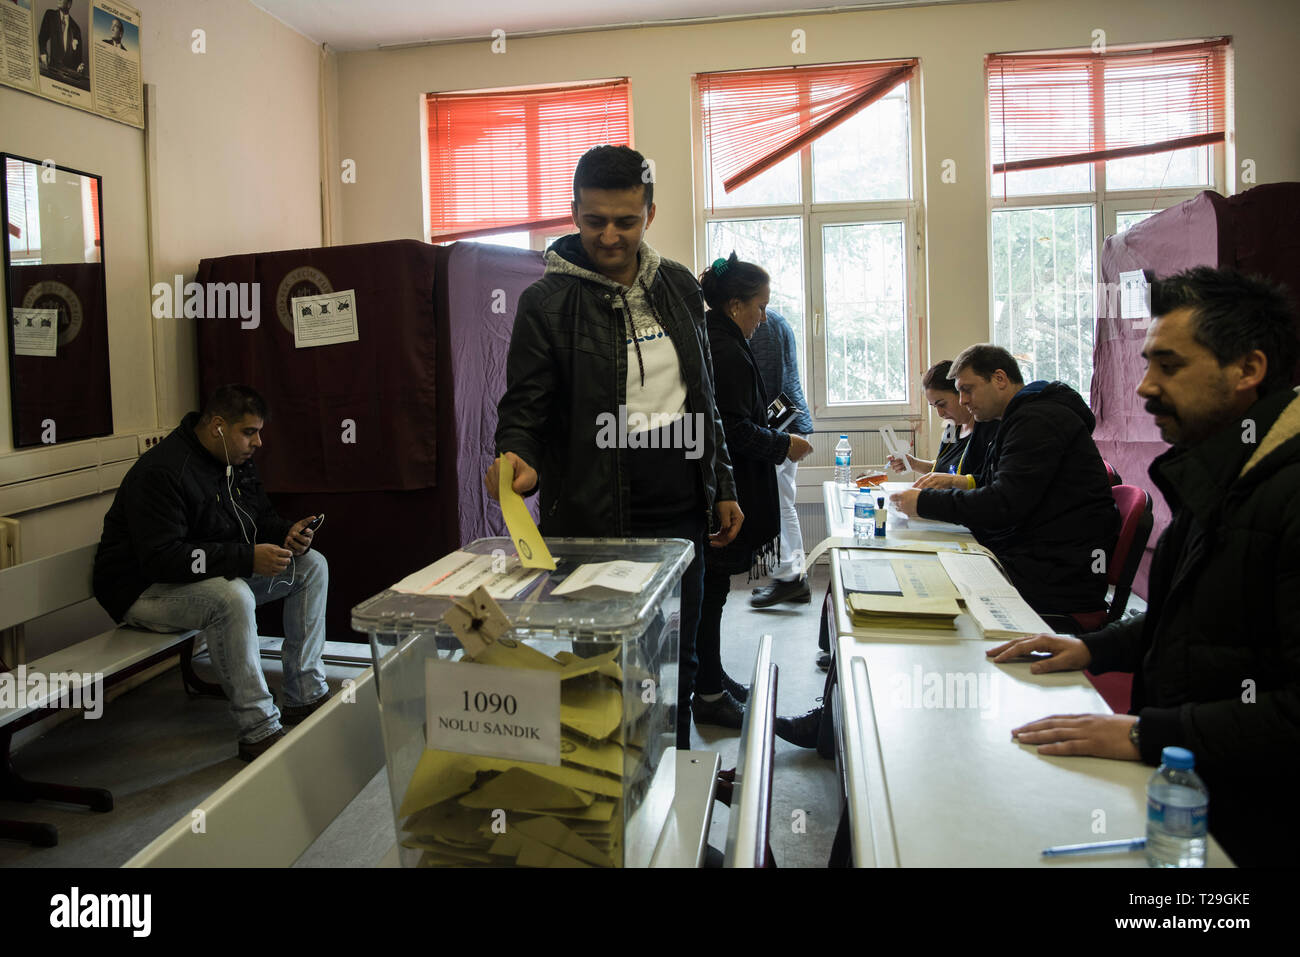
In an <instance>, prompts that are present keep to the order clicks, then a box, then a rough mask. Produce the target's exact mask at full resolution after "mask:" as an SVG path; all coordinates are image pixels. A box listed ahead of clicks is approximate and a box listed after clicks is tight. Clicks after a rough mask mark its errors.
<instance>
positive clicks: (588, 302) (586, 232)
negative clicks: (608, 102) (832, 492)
mask: <svg viewBox="0 0 1300 957" xmlns="http://www.w3.org/2000/svg"><path fill="white" fill-rule="evenodd" d="M648 171H649V164H648V163H647V162H646V161H645V160H644V158H643V157H642V156H641V154H640V153H638V152H636V151H635V150H631V149H628V148H627V147H623V146H618V147H615V146H601V147H596V148H595V149H592V150H589V151H588V152H587V153H586V154H585V155H584V156H583V157H582V159H581V160H580V161H579V163H578V168H577V170H576V171H575V173H574V189H573V193H574V201H573V207H572V213H573V221H574V225H576V226H577V228H578V233H577V234H576V235H570V236H565V237H564V238H562V239H560V240H558V241H557V242H556V243H555V244H554V245H552V246H551V248H550V249H549V250H548V251H547V254H546V274H545V275H544V276H543V277H542V278H541V279H540V280H538V281H537V282H535V283H533V285H532V286H530V287H529V288H528V289H526V290H525V291H524V293H523V295H522V296H520V298H519V305H518V309H517V310H516V314H515V324H514V330H513V333H512V335H511V339H510V352H509V357H508V359H507V366H506V392H505V394H504V395H503V396H502V397H501V401H500V403H499V404H498V407H497V415H498V421H497V431H496V446H497V452H498V454H499V455H506V456H507V457H508V458H509V459H510V461H511V463H512V465H513V466H514V470H515V481H514V489H515V491H517V492H519V493H520V494H528V493H530V492H532V491H534V490H535V489H537V488H538V487H539V486H540V491H541V522H540V528H541V531H542V533H543V534H544V535H548V536H592V537H601V538H616V537H651V536H654V537H674V538H686V539H688V540H690V541H692V542H694V543H695V546H696V554H695V559H694V561H692V563H691V566H690V568H688V569H687V572H686V575H685V577H684V578H683V581H682V613H681V631H680V652H679V658H680V678H679V682H678V702H679V706H678V715H677V717H678V746H679V747H683V748H686V747H689V746H690V711H689V708H687V707H686V706H685V703H686V702H688V701H689V700H690V695H691V691H692V687H693V684H694V673H695V667H696V663H695V657H694V642H695V628H696V624H697V623H698V620H699V610H700V589H701V584H702V575H703V564H702V560H701V556H702V549H703V547H704V540H705V537H706V535H707V534H708V532H709V530H710V528H711V527H712V526H715V525H716V528H717V530H716V532H714V534H712V535H709V536H708V537H709V540H710V541H711V542H712V543H713V544H715V545H718V546H722V545H725V544H727V543H728V542H730V541H731V540H732V539H733V538H735V536H736V533H737V532H738V531H739V530H740V523H741V522H742V521H743V518H744V516H743V514H742V513H741V511H740V507H739V505H738V504H737V502H736V490H735V483H734V479H733V477H732V472H731V461H730V459H729V458H728V455H727V447H726V440H725V438H724V437H723V430H722V421H721V419H720V418H719V417H718V413H717V409H716V404H715V401H714V395H713V369H712V361H711V358H710V354H709V345H708V337H707V333H706V327H705V323H704V308H703V302H702V299H701V295H700V288H699V285H698V284H697V283H696V281H695V277H694V275H692V273H691V272H690V270H688V269H686V267H684V266H682V265H680V264H678V263H675V262H672V261H671V260H667V259H663V258H661V257H660V256H659V254H658V253H656V252H655V251H654V249H652V248H651V247H650V246H649V245H648V244H646V243H645V241H644V238H643V237H644V234H645V231H646V228H647V227H648V226H649V225H650V223H651V221H652V220H653V219H654V213H655V206H654V202H653V189H654V184H653V183H652V182H650V176H649V173H648ZM656 433H658V434H657V435H656ZM497 475H498V467H497V465H496V464H495V463H494V464H493V466H492V467H491V469H489V470H488V473H487V476H486V478H485V482H486V484H487V487H488V492H489V494H490V495H492V496H493V497H494V498H495V497H496V496H497V492H498V489H497V481H498V478H497ZM715 513H716V523H715V521H714V518H715Z"/></svg>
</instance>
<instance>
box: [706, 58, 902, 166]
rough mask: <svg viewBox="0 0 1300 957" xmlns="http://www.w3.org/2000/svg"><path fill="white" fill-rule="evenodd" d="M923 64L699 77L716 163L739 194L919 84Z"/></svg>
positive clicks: (889, 63) (842, 66) (893, 63)
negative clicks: (904, 87)
mask: <svg viewBox="0 0 1300 957" xmlns="http://www.w3.org/2000/svg"><path fill="white" fill-rule="evenodd" d="M916 66H917V61H916V60H914V59H913V60H888V61H879V62H874V63H835V64H823V65H819V66H809V67H788V68H783V69H779V70H738V71H735V72H731V73H701V74H699V75H698V76H697V77H696V78H695V83H696V88H697V90H698V91H699V97H700V113H701V118H702V119H703V122H704V137H705V142H706V144H707V146H708V150H709V158H710V162H711V163H712V164H713V169H714V171H715V172H716V173H717V174H718V177H719V178H720V179H721V180H722V186H723V189H724V190H726V191H727V192H731V191H732V190H734V189H736V188H737V187H739V186H743V185H744V184H745V183H747V182H749V181H750V180H751V179H753V178H754V177H756V176H758V175H759V174H760V173H762V172H764V171H765V170H768V169H771V168H772V167H773V166H775V165H776V164H777V163H779V162H781V160H783V159H785V158H786V157H787V156H790V155H792V154H794V153H797V152H799V150H801V149H803V148H804V147H805V146H807V145H808V144H809V143H811V142H813V140H815V139H817V137H819V136H821V135H822V134H823V133H826V132H828V131H830V130H832V129H834V128H835V127H836V126H838V125H840V124H841V123H843V122H844V121H845V120H847V119H849V118H850V117H852V116H854V115H856V114H857V113H859V112H860V111H862V110H864V109H866V108H867V107H868V106H870V105H871V104H872V103H874V102H876V101H877V100H879V99H880V98H881V97H883V96H885V95H886V94H888V93H889V91H890V90H893V89H894V88H895V87H897V86H898V85H899V84H900V83H905V82H906V81H907V80H909V79H911V77H912V74H913V73H914V72H915V71H916Z"/></svg>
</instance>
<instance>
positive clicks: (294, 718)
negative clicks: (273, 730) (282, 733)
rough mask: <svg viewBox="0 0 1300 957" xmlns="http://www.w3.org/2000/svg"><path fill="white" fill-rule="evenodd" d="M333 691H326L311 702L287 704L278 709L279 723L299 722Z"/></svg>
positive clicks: (304, 719) (329, 696)
mask: <svg viewBox="0 0 1300 957" xmlns="http://www.w3.org/2000/svg"><path fill="white" fill-rule="evenodd" d="M332 695H333V692H330V691H326V692H325V693H324V694H323V695H321V696H320V697H319V698H317V699H316V700H315V701H313V702H312V703H311V704H287V705H285V706H284V707H282V708H281V709H280V723H281V724H300V723H302V722H303V721H306V720H307V719H308V718H310V717H311V716H312V713H313V712H315V711H316V709H317V708H319V707H320V706H321V705H323V704H324V703H325V702H326V701H329V699H330V698H331V697H332Z"/></svg>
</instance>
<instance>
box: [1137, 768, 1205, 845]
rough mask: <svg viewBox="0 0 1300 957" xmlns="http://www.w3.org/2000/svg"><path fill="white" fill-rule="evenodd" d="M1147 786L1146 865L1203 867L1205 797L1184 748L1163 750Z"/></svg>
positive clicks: (1203, 789)
mask: <svg viewBox="0 0 1300 957" xmlns="http://www.w3.org/2000/svg"><path fill="white" fill-rule="evenodd" d="M1160 762H1161V763H1160V767H1159V768H1157V769H1156V773H1155V774H1153V775H1151V780H1150V781H1149V782H1147V862H1148V863H1149V864H1150V865H1151V866H1152V867H1204V866H1205V834H1206V828H1207V820H1206V811H1207V808H1208V806H1209V800H1210V798H1209V794H1208V793H1207V792H1206V790H1205V785H1204V784H1203V783H1202V782H1201V779H1200V778H1199V777H1197V776H1196V772H1195V771H1193V770H1192V769H1193V768H1194V767H1195V766H1196V758H1195V757H1194V756H1193V755H1192V752H1190V751H1188V750H1187V749H1186V748H1165V749H1164V751H1162V752H1161V753H1160Z"/></svg>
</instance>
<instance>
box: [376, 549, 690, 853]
mask: <svg viewBox="0 0 1300 957" xmlns="http://www.w3.org/2000/svg"><path fill="white" fill-rule="evenodd" d="M546 544H547V546H548V547H549V548H550V550H551V555H552V557H553V558H554V559H555V563H556V568H555V570H554V571H539V570H536V569H528V568H525V567H523V566H522V564H521V563H520V560H519V557H518V555H517V554H516V551H515V548H514V545H513V543H512V541H511V540H510V539H509V538H483V539H479V540H477V541H475V542H473V543H471V544H469V545H467V546H465V547H464V548H462V549H460V550H458V551H457V552H454V553H452V554H451V555H448V556H445V557H444V558H442V559H440V560H439V561H438V562H435V563H434V564H432V565H430V566H429V567H427V568H424V569H420V570H419V571H417V572H414V573H412V574H411V575H409V576H407V578H405V579H403V580H402V581H401V582H398V583H397V584H395V585H394V586H393V587H392V588H390V589H388V590H386V591H384V592H381V593H380V594H378V595H376V596H374V597H373V598H370V599H368V600H367V601H364V602H362V603H361V604H359V605H357V606H356V607H355V608H353V609H352V626H353V628H354V629H356V630H357V631H360V632H364V633H366V634H367V635H369V638H370V647H371V653H372V655H373V658H374V667H375V683H376V688H377V690H378V693H379V715H380V723H381V724H382V727H383V735H384V748H385V752H386V756H387V764H388V783H389V788H390V790H391V792H392V798H393V815H394V821H395V824H396V828H397V839H398V844H399V847H400V849H401V859H402V863H403V865H405V866H408V867H503V866H504V867H515V866H524V867H589V866H590V867H641V866H646V865H647V864H648V863H649V861H650V858H651V856H652V854H653V853H654V849H655V845H656V844H657V843H658V841H659V836H660V833H661V832H662V830H663V826H664V821H665V819H666V818H667V815H668V810H669V806H670V805H671V803H672V800H673V792H674V785H675V782H674V777H675V765H676V756H675V749H674V745H675V741H676V723H675V722H676V718H675V711H676V703H677V647H678V629H679V621H680V612H681V579H682V575H683V573H684V572H685V570H686V567H687V566H688V565H689V564H690V562H691V559H692V557H693V550H692V546H691V544H690V543H689V542H687V541H686V540H684V539H576V538H570V539H562V538H556V539H548V540H547V543H546ZM484 594H487V595H490V597H491V598H492V602H491V603H490V604H488V603H486V602H485V601H484V600H483V598H482V596H483V595H484ZM475 596H478V597H475Z"/></svg>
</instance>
